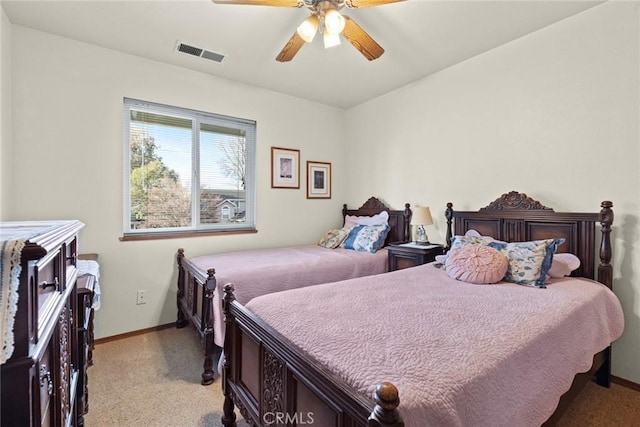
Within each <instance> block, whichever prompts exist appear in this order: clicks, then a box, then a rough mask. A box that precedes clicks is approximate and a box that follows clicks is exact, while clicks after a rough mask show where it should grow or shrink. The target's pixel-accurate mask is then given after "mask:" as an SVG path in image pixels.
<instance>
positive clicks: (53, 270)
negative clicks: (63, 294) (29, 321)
mask: <svg viewBox="0 0 640 427" xmlns="http://www.w3.org/2000/svg"><path fill="white" fill-rule="evenodd" d="M61 267H62V266H61V260H60V251H59V250H58V251H56V252H54V253H53V254H51V255H50V256H47V257H45V258H43V259H42V260H41V261H40V262H38V264H37V265H36V267H35V269H34V276H33V277H34V281H35V286H36V291H35V293H36V295H37V300H38V313H43V312H44V311H46V310H48V304H47V303H48V302H49V301H50V300H51V298H52V297H53V296H55V295H57V294H59V293H60V291H62V289H63V287H64V277H63V275H62V271H63V270H62V268H61ZM38 317H39V318H40V317H41V316H38Z"/></svg>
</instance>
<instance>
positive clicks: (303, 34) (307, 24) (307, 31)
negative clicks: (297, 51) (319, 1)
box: [297, 15, 320, 43]
mask: <svg viewBox="0 0 640 427" xmlns="http://www.w3.org/2000/svg"><path fill="white" fill-rule="evenodd" d="M319 24H320V21H319V20H318V17H317V16H316V15H311V16H309V17H308V18H307V19H305V20H304V21H302V24H300V26H299V27H298V30H297V32H298V35H299V36H300V38H302V40H304V41H306V42H307V43H311V42H312V41H313V38H314V37H315V36H316V33H317V32H318V25H319Z"/></svg>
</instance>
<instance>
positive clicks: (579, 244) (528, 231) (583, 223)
mask: <svg viewBox="0 0 640 427" xmlns="http://www.w3.org/2000/svg"><path fill="white" fill-rule="evenodd" d="M600 206H601V208H602V209H601V210H600V212H595V213H575V212H555V211H554V210H553V209H551V208H548V207H546V206H544V205H543V204H542V203H540V202H538V201H536V200H534V199H532V198H530V197H529V196H527V195H526V194H524V193H518V192H517V191H511V192H510V193H506V194H503V195H502V196H500V197H499V198H498V199H496V200H494V201H493V202H491V203H489V205H487V206H486V207H484V208H482V209H480V210H478V211H477V212H476V211H472V212H456V211H454V210H453V204H452V203H447V210H446V214H445V216H446V218H447V249H448V248H449V246H450V245H451V237H452V236H454V235H463V234H464V233H466V232H467V231H468V230H472V229H473V230H477V231H478V232H479V233H480V234H482V235H485V236H491V237H493V238H494V239H498V240H502V241H505V242H523V241H529V240H540V239H552V238H559V237H562V238H564V239H565V242H564V243H563V244H562V245H560V246H559V247H558V252H569V253H572V254H574V255H576V256H577V257H578V258H580V267H579V268H578V269H577V270H575V271H574V272H573V273H572V276H577V277H587V278H589V279H596V280H598V281H599V282H601V283H603V284H605V285H607V286H608V287H609V288H611V287H612V282H613V276H612V268H611V264H610V262H611V224H612V223H613V210H612V209H611V208H612V207H613V203H611V202H610V201H604V202H602V203H601V204H600ZM454 220H455V221H454ZM452 222H453V223H454V228H453V229H452ZM597 222H599V223H600V225H601V231H602V237H601V240H600V247H599V251H597V250H596V248H597V246H596V245H597V243H596V223H597ZM596 252H598V253H599V258H600V262H599V263H598V268H597V275H596Z"/></svg>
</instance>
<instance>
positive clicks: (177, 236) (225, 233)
mask: <svg viewBox="0 0 640 427" xmlns="http://www.w3.org/2000/svg"><path fill="white" fill-rule="evenodd" d="M257 232H258V230H232V231H220V230H218V231H190V232H186V233H149V234H128V235H126V236H122V237H120V238H119V240H120V241H121V242H131V241H137V240H163V239H181V238H185V237H204V236H228V235H231V234H255V233H257Z"/></svg>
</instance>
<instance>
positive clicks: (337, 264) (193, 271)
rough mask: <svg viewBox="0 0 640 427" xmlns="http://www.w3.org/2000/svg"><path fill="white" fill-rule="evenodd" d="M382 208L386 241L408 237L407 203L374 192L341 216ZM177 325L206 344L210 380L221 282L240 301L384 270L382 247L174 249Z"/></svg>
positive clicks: (219, 332)
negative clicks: (395, 206)
mask: <svg viewBox="0 0 640 427" xmlns="http://www.w3.org/2000/svg"><path fill="white" fill-rule="evenodd" d="M383 212H386V214H388V225H389V230H388V234H387V235H386V238H385V242H384V245H386V244H388V243H391V242H404V241H407V240H409V239H410V237H409V236H410V235H411V234H410V221H411V209H410V207H409V204H408V203H407V204H405V208H404V209H403V210H392V209H390V208H389V207H388V206H386V205H385V204H384V203H383V202H382V201H380V200H379V199H377V198H375V197H371V198H369V200H367V201H366V202H365V203H364V204H363V205H362V206H361V207H360V208H358V209H348V207H347V205H346V204H345V205H343V208H342V216H343V220H348V219H349V217H361V218H365V219H368V218H369V217H373V216H375V215H380V214H381V213H383ZM177 264H178V292H177V306H178V315H177V322H176V326H177V327H178V328H182V327H185V326H186V325H187V324H192V325H193V326H194V327H195V329H196V330H197V331H198V333H199V334H200V335H201V341H202V344H203V347H204V364H203V366H204V367H203V372H202V384H203V385H209V384H211V383H212V382H213V381H214V377H215V369H216V367H217V365H216V364H215V361H216V360H217V358H218V356H219V354H220V353H221V348H222V345H223V343H224V332H225V330H224V322H223V313H222V294H223V288H224V286H225V285H226V284H227V283H234V284H235V286H236V292H237V294H236V298H237V300H238V301H240V302H241V303H246V302H248V301H249V300H250V299H252V298H254V297H256V296H259V295H263V294H267V293H270V292H276V291H280V290H286V289H292V288H295V287H304V286H309V285H315V284H318V283H325V282H331V281H339V280H344V279H349V278H354V277H360V276H365V275H371V274H378V273H384V272H386V271H387V270H388V257H387V253H386V249H384V248H383V249H382V250H377V251H376V252H375V253H369V252H366V251H354V250H350V249H342V248H335V249H327V248H326V247H322V246H319V245H317V244H312V245H303V246H294V247H284V248H271V249H262V250H247V251H239V252H231V253H221V254H214V255H205V256H199V257H195V258H192V259H189V258H187V257H186V256H185V252H184V249H182V248H181V249H178V254H177Z"/></svg>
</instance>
